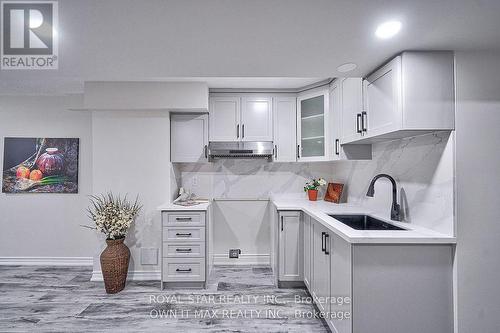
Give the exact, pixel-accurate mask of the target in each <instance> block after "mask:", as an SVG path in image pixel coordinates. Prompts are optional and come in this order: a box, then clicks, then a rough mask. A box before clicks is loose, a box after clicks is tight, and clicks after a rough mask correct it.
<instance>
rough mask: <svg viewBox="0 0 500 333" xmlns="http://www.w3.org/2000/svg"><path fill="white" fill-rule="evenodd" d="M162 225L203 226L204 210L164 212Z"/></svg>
mask: <svg viewBox="0 0 500 333" xmlns="http://www.w3.org/2000/svg"><path fill="white" fill-rule="evenodd" d="M162 221H163V222H162V224H163V226H204V225H205V212H164V213H162Z"/></svg>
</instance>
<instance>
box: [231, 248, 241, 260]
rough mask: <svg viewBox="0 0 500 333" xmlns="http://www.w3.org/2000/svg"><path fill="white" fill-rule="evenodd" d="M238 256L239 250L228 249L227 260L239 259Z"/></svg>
mask: <svg viewBox="0 0 500 333" xmlns="http://www.w3.org/2000/svg"><path fill="white" fill-rule="evenodd" d="M240 254H241V250H240V249H230V250H229V258H235V259H237V258H239V257H240Z"/></svg>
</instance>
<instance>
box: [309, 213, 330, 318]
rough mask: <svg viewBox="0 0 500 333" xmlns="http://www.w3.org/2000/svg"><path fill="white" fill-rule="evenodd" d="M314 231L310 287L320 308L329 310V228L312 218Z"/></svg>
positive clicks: (325, 310)
mask: <svg viewBox="0 0 500 333" xmlns="http://www.w3.org/2000/svg"><path fill="white" fill-rule="evenodd" d="M311 221H312V232H313V246H312V256H313V264H312V267H313V270H312V283H311V286H312V288H310V289H309V291H310V292H311V295H312V296H313V298H314V300H315V302H316V305H317V306H318V309H319V310H320V311H321V312H324V313H327V312H329V308H328V298H329V296H330V248H329V246H328V244H329V241H328V229H326V228H325V227H324V226H323V225H322V224H320V223H319V222H317V221H315V220H314V219H311Z"/></svg>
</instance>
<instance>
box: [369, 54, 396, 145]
mask: <svg viewBox="0 0 500 333" xmlns="http://www.w3.org/2000/svg"><path fill="white" fill-rule="evenodd" d="M401 80H402V77H401V56H398V57H396V58H394V59H393V60H392V61H390V62H389V63H387V64H386V65H385V66H383V67H382V68H380V69H379V70H377V71H376V72H375V73H373V74H372V75H370V76H369V77H368V78H367V79H366V80H365V81H364V89H365V106H366V110H365V112H363V113H362V119H361V124H362V125H361V130H362V132H363V135H365V134H366V135H370V136H376V135H380V134H384V133H390V132H394V131H397V130H398V129H400V128H401V127H402V121H403V117H402V112H403V110H402V108H401V100H402V96H401V92H402V84H401V83H402V82H401ZM368 130H369V131H370V133H367V132H368Z"/></svg>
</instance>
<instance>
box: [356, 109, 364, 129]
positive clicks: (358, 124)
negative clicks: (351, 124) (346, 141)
mask: <svg viewBox="0 0 500 333" xmlns="http://www.w3.org/2000/svg"><path fill="white" fill-rule="evenodd" d="M360 123H361V113H358V114H357V115H356V133H361V132H363V131H362V130H361V124H360Z"/></svg>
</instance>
